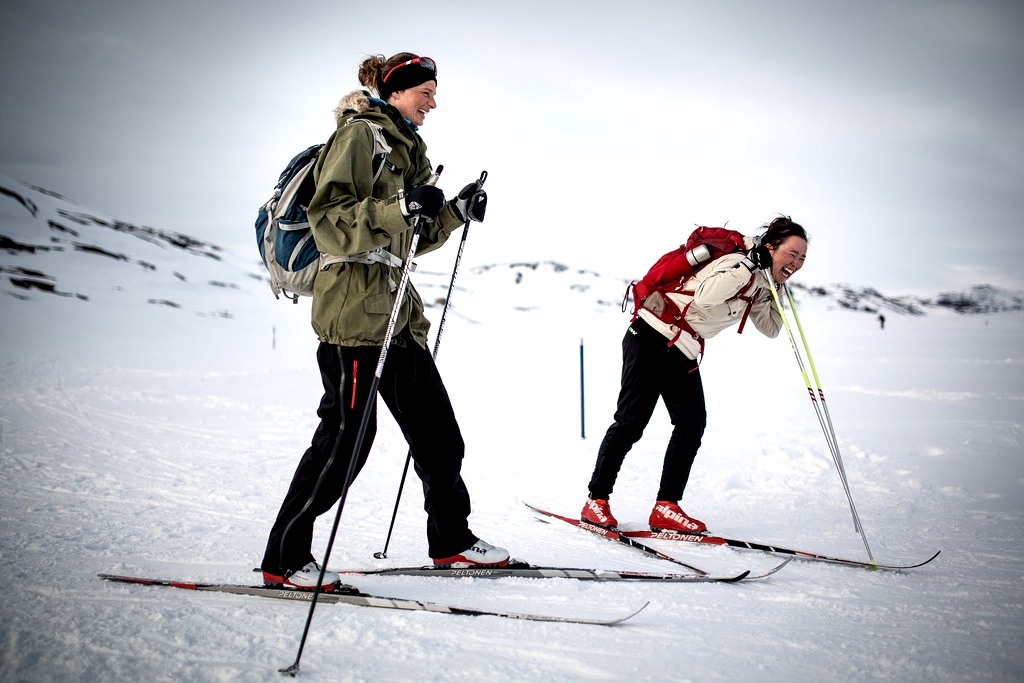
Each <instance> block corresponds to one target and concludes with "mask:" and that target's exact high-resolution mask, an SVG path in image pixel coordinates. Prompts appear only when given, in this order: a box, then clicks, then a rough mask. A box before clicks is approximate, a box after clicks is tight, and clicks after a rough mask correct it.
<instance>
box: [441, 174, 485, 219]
mask: <svg viewBox="0 0 1024 683" xmlns="http://www.w3.org/2000/svg"><path fill="white" fill-rule="evenodd" d="M449 204H451V205H452V210H453V211H454V212H455V215H456V216H458V217H459V220H462V221H468V220H474V221H476V222H477V223H480V222H482V221H483V219H484V213H485V212H486V211H487V192H485V191H484V188H483V183H482V182H480V181H479V180H474V181H473V182H471V183H470V184H469V185H466V186H465V187H464V188H462V191H461V192H459V194H458V196H457V197H455V199H452V200H451V201H450V202H449Z"/></svg>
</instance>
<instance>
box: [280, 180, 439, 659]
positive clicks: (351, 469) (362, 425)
mask: <svg viewBox="0 0 1024 683" xmlns="http://www.w3.org/2000/svg"><path fill="white" fill-rule="evenodd" d="M443 169H444V166H440V165H439V166H438V167H437V171H435V172H434V175H432V176H431V177H430V180H428V181H427V183H428V184H430V185H434V184H436V183H437V178H438V176H440V175H441V171H442V170H443ZM422 229H423V219H422V217H421V216H417V217H416V219H415V220H414V221H413V230H412V241H411V242H410V244H409V253H408V255H407V256H406V258H405V263H404V264H403V265H402V279H401V280H400V281H399V283H398V291H397V292H395V303H394V305H393V306H392V307H391V317H390V318H389V319H388V326H387V330H386V331H385V333H384V341H383V342H382V346H381V349H380V357H379V358H378V360H377V369H376V370H375V371H374V373H373V381H372V382H371V383H370V393H369V397H368V398H367V401H366V408H365V410H364V411H363V418H362V420H360V422H359V431H358V432H356V441H355V445H354V446H353V447H352V455H351V458H350V459H349V462H348V470H347V471H346V472H345V481H344V483H342V485H341V497H340V498H339V499H338V511H337V513H336V514H335V515H334V525H333V526H332V527H331V535H330V537H329V538H328V540H327V549H326V550H324V559H323V563H322V564H321V565H320V576H319V577H318V578H317V582H316V585H317V589H316V590H314V591H313V599H312V600H310V602H309V613H308V614H307V615H306V625H305V627H303V629H302V638H301V639H300V640H299V651H298V653H297V654H296V655H295V662H293V663H292V665H291V666H288V667H286V668H284V669H279V671H280V673H282V674H284V675H287V676H292V677H293V678H294V677H295V676H296V675H297V674H298V673H299V660H300V659H302V650H303V649H304V648H305V646H306V638H307V637H308V636H309V626H310V624H311V623H312V621H313V610H315V609H316V602H317V597H318V596H319V595H320V588H321V587H322V586H323V582H324V575H325V574H326V573H327V562H328V560H329V559H330V557H331V550H332V549H333V548H334V537H335V536H336V535H337V534H338V526H339V524H340V523H341V512H342V510H344V509H345V500H346V499H347V498H348V489H349V487H350V486H351V484H352V479H353V478H354V477H355V470H356V460H357V459H358V456H359V451H361V450H362V448H363V441H364V440H365V438H366V430H367V429H368V428H369V424H370V415H371V414H372V413H373V411H374V410H375V408H376V406H377V400H376V399H377V388H378V387H379V386H380V377H381V374H382V373H383V372H384V361H385V360H387V356H388V347H389V346H390V345H391V338H392V336H394V333H395V324H396V322H397V320H398V313H399V311H401V309H402V300H403V299H404V298H405V290H406V287H408V285H409V272H410V270H411V266H412V260H413V258H415V256H416V248H417V247H418V246H419V242H420V232H421V231H422ZM340 444H341V435H340V434H339V435H338V440H337V441H335V444H334V450H335V451H337V449H338V446H339V445H340ZM334 455H335V453H331V459H332V460H333V458H334ZM325 469H326V468H325Z"/></svg>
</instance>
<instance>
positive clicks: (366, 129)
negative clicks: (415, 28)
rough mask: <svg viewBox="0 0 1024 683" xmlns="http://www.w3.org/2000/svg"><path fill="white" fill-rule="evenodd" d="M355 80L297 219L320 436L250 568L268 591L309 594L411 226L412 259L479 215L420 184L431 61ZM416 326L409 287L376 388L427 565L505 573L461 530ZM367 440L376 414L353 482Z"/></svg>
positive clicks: (437, 384) (438, 396) (469, 193)
mask: <svg viewBox="0 0 1024 683" xmlns="http://www.w3.org/2000/svg"><path fill="white" fill-rule="evenodd" d="M359 80H360V82H361V83H362V84H363V85H364V86H366V87H367V88H370V89H372V90H373V91H375V92H376V93H377V95H378V97H374V96H372V95H370V94H369V93H368V92H366V91H356V92H353V93H350V94H349V95H346V96H345V97H343V98H342V100H341V102H340V103H339V104H338V107H337V108H336V109H335V115H336V118H337V129H336V130H335V132H334V134H332V135H331V137H330V139H329V140H328V141H327V144H326V145H325V146H324V148H323V150H322V151H321V152H320V157H319V159H318V160H317V164H316V167H315V169H314V178H315V179H316V193H315V195H314V196H313V200H312V202H311V203H310V205H309V207H308V211H307V213H308V215H309V221H310V226H311V228H312V231H313V237H314V239H315V240H316V244H317V248H318V249H319V251H320V252H321V254H322V256H321V270H320V272H319V273H318V274H317V278H316V282H315V285H314V290H313V315H312V322H313V329H314V330H315V331H316V333H317V336H318V337H319V339H320V346H319V348H318V350H317V362H318V364H319V366H320V374H321V379H322V380H323V385H324V395H323V398H322V399H321V401H320V408H319V411H318V415H319V417H320V424H319V426H318V427H317V429H316V432H315V433H314V435H313V439H312V443H311V445H310V447H309V448H308V449H307V450H306V452H305V454H304V455H303V456H302V459H301V460H300V462H299V465H298V467H297V469H296V471H295V474H294V476H293V478H292V482H291V486H290V487H289V490H288V493H287V494H286V496H285V499H284V502H283V503H282V505H281V509H280V511H279V512H278V516H277V519H276V521H275V522H274V525H273V528H272V529H271V532H270V537H269V539H268V541H267V549H266V553H265V554H264V558H263V562H262V569H263V577H264V581H265V582H266V583H268V584H270V585H286V586H290V587H293V588H303V589H310V588H315V587H316V585H317V580H318V578H319V574H320V568H319V566H318V565H317V563H316V562H315V560H314V558H313V555H312V552H311V544H312V538H313V523H314V521H315V519H316V517H317V516H318V515H321V514H323V513H324V512H326V511H328V510H329V509H331V507H333V506H334V504H335V503H336V502H337V501H338V499H339V498H340V497H341V495H342V494H343V493H344V491H342V486H343V484H344V479H345V473H346V472H347V470H348V466H349V460H350V458H351V457H352V455H353V450H354V448H355V440H356V431H357V429H356V428H357V426H358V425H359V424H360V423H361V421H362V419H363V413H364V411H365V410H366V409H367V407H369V408H370V409H371V410H375V406H376V401H373V400H371V399H373V397H371V396H370V395H369V388H370V387H371V385H372V384H373V382H372V379H373V375H374V373H375V370H376V366H377V363H378V361H379V358H380V353H381V344H382V343H383V341H384V338H385V335H386V331H387V327H388V324H389V320H390V318H391V313H392V310H393V309H394V303H395V296H396V293H397V291H396V290H397V289H398V283H399V281H400V279H401V276H402V269H403V259H404V258H406V257H407V256H408V252H409V248H410V246H411V242H412V237H413V225H414V224H415V222H416V221H420V222H421V233H420V241H419V244H418V246H417V254H418V255H423V254H426V253H428V252H430V251H432V250H434V249H437V248H438V247H440V246H441V245H443V244H444V243H445V241H446V240H447V239H448V237H449V236H450V235H451V234H452V232H453V231H454V230H455V229H456V228H458V227H459V226H461V225H463V223H465V222H467V221H469V220H475V221H482V220H483V218H484V212H485V210H486V207H487V195H486V193H485V192H484V190H483V188H482V186H481V182H480V181H477V182H474V183H470V184H469V185H467V186H466V187H464V188H463V190H462V191H461V192H460V193H459V194H458V195H457V196H456V197H455V198H454V199H452V200H450V201H447V202H446V201H445V200H444V195H443V193H442V192H441V190H440V189H438V188H436V187H433V186H432V185H431V184H429V183H428V181H429V180H430V178H431V176H432V175H433V170H432V168H431V164H430V161H429V160H428V159H427V156H426V144H425V143H424V142H423V139H422V138H420V136H419V133H418V128H419V126H421V125H422V124H423V121H424V119H425V117H426V115H427V113H428V112H430V111H431V110H432V109H434V108H435V106H436V102H435V99H434V98H435V95H436V91H437V66H436V64H435V63H434V61H433V60H432V59H430V58H428V57H418V56H416V55H415V54H412V53H408V52H404V53H399V54H397V55H395V56H393V57H391V58H389V59H385V58H384V57H383V56H381V55H377V56H372V57H369V58H367V59H366V60H364V61H363V63H362V64H361V65H360V67H359ZM366 124H369V125H366ZM381 155H383V157H384V158H383V160H382V159H381ZM429 327H430V323H429V322H428V321H427V319H426V317H425V315H424V313H423V302H422V300H421V299H420V296H419V294H418V293H417V292H416V289H415V288H414V287H413V286H412V285H411V283H409V284H408V285H407V289H406V293H405V299H404V301H403V302H402V304H401V306H400V308H399V309H398V311H397V315H396V318H395V326H394V336H393V339H392V345H391V347H390V348H389V349H388V354H387V356H386V363H385V365H384V368H383V370H382V374H381V377H380V382H379V384H378V394H379V395H380V398H381V399H382V400H383V401H384V403H385V404H386V405H387V407H388V409H389V410H390V411H391V413H392V415H393V416H394V418H395V420H396V422H398V424H399V426H400V427H401V429H402V432H403V434H404V435H405V437H406V440H407V441H408V443H409V448H410V453H411V455H412V458H413V460H414V462H415V464H416V467H415V469H416V473H417V474H418V475H419V477H420V479H421V481H422V483H423V493H424V509H425V510H426V512H427V543H428V553H429V555H430V557H431V558H433V559H434V562H435V563H436V564H438V565H448V566H451V565H454V566H458V565H471V564H483V565H488V564H489V565H501V564H506V563H507V562H508V558H509V554H508V551H506V550H504V549H502V548H497V547H495V546H492V545H490V544H489V543H486V542H484V541H481V540H480V539H479V538H478V537H477V536H476V535H475V534H473V532H472V531H470V529H469V524H468V518H469V513H470V500H469V492H468V491H467V489H466V485H465V483H464V482H463V480H462V476H461V474H460V471H461V465H462V458H463V453H464V444H463V440H462V435H461V432H460V430H459V426H458V423H457V421H456V419H455V415H454V411H453V410H452V406H451V402H450V400H449V398H448V394H447V391H446V390H445V387H444V383H443V382H442V381H441V377H440V375H439V374H438V372H437V368H436V366H435V365H434V362H433V358H432V357H431V355H430V353H429V352H428V351H427V349H426V342H427V332H428V330H429ZM375 431H376V416H375V415H374V414H371V416H370V421H369V423H368V430H367V433H366V438H365V439H364V441H363V445H362V448H361V452H360V453H359V454H358V460H357V463H356V470H355V471H356V473H357V474H358V471H359V469H360V468H361V467H362V465H363V463H364V462H365V461H366V457H367V455H368V454H369V451H370V447H371V445H372V443H373V436H374V433H375ZM337 581H338V575H337V574H336V573H334V572H325V575H324V587H325V588H330V587H332V586H333V585H335V584H336V582H337Z"/></svg>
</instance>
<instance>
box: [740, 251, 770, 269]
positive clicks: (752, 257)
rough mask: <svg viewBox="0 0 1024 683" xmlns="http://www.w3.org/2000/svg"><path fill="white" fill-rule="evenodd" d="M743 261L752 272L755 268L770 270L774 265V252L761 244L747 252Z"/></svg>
mask: <svg viewBox="0 0 1024 683" xmlns="http://www.w3.org/2000/svg"><path fill="white" fill-rule="evenodd" d="M742 263H744V264H746V266H747V268H750V270H751V272H753V271H755V270H768V269H770V268H771V267H772V253H771V252H770V251H768V247H766V246H764V245H763V244H759V245H757V246H756V247H754V248H753V249H751V250H750V251H748V252H747V255H746V257H745V258H744V259H743V261H742Z"/></svg>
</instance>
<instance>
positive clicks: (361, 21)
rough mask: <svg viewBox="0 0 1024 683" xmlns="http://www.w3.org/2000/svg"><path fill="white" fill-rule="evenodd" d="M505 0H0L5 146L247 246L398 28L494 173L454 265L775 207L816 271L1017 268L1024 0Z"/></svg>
mask: <svg viewBox="0 0 1024 683" xmlns="http://www.w3.org/2000/svg"><path fill="white" fill-rule="evenodd" d="M492 4H493V5H499V4H498V3H486V2H480V1H479V0H478V1H476V2H448V1H445V0H441V1H435V2H429V3H410V2H405V1H404V0H398V1H392V2H387V3H376V2H360V3H349V2H345V3H343V2H339V1H335V2H311V1H310V2H301V1H297V2H291V3H281V2H273V3H271V2H266V1H264V0H253V1H245V2H243V1H241V0H239V1H237V2H228V1H225V0H206V1H204V2H194V1H193V0H178V1H176V2H160V3H156V2H148V1H146V0H141V1H140V0H90V1H89V2H80V3H72V2H55V1H54V0H34V1H33V2H31V3H29V2H22V3H16V4H15V3H12V2H7V3H4V4H3V5H2V9H0V26H2V28H0V30H2V31H3V36H2V38H3V39H2V41H0V50H2V59H0V92H2V100H0V130H2V131H3V135H2V142H0V173H2V174H5V175H7V176H10V177H13V178H16V179H18V180H22V181H25V182H28V183H31V184H35V185H40V186H42V187H45V188H47V189H50V190H53V191H56V192H59V193H61V194H63V195H64V196H66V197H68V198H70V199H73V200H75V201H77V202H79V203H81V204H83V205H85V206H87V207H89V208H92V209H95V210H97V211H101V212H104V213H107V214H111V215H114V216H116V217H118V218H121V219H123V220H126V221H129V222H133V223H141V224H145V225H150V226H153V227H158V228H162V229H167V230H175V231H179V232H184V233H188V234H191V235H194V236H196V237H199V238H205V239H208V240H210V241H213V242H217V243H220V244H223V245H225V246H228V247H230V248H232V249H235V250H238V251H240V252H242V253H243V254H249V253H251V254H252V256H253V258H254V259H255V258H257V255H256V247H255V233H254V232H253V220H254V218H255V213H256V209H257V207H258V206H259V204H261V203H262V202H263V201H264V200H265V199H266V198H267V196H268V194H269V192H270V190H271V188H272V187H273V185H274V183H275V182H276V179H277V175H278V174H279V173H280V171H281V169H282V168H283V167H284V165H285V164H286V163H287V161H288V160H289V159H290V158H291V156H292V155H294V154H295V153H296V152H298V151H299V150H301V149H303V148H305V147H306V146H308V145H310V144H313V143H316V142H322V141H324V140H325V139H326V138H327V136H328V135H329V134H330V133H331V131H332V130H333V128H334V124H333V118H332V114H331V109H332V107H333V106H334V104H335V102H336V101H337V100H338V98H339V97H340V96H341V95H343V94H345V93H346V92H348V91H350V90H352V89H354V88H356V87H358V81H357V79H356V69H357V67H358V64H359V62H360V61H361V60H362V59H363V58H364V56H365V55H367V54H371V53H383V54H385V55H391V54H393V53H395V52H399V51H403V50H408V51H412V52H416V53H419V54H425V55H429V56H431V57H434V58H435V59H436V60H437V62H438V65H439V66H438V70H439V75H438V97H437V101H438V108H437V109H436V110H435V111H434V112H432V113H431V114H429V115H428V117H427V120H426V124H425V125H424V126H423V128H422V129H421V133H422V135H423V137H424V139H425V140H426V141H427V144H428V146H429V149H430V152H429V155H430V157H431V159H432V161H433V162H434V164H435V165H437V164H443V165H444V167H445V171H444V174H443V175H442V178H441V182H440V186H441V187H442V189H444V190H445V192H446V194H448V195H449V196H450V195H452V194H454V193H456V192H458V190H459V189H460V188H461V187H462V185H464V184H465V183H467V182H469V181H470V180H472V179H473V178H475V177H476V176H477V175H479V173H480V171H481V170H487V171H488V174H489V178H488V181H487V189H488V191H489V196H490V204H489V208H488V215H487V221H486V222H485V223H484V224H482V225H480V226H475V227H474V228H473V231H472V233H471V237H470V239H469V240H468V241H467V245H466V252H465V256H464V261H463V265H464V267H469V266H472V265H476V264H486V263H497V262H505V261H511V260H524V259H530V260H535V259H554V260H558V261H562V262H564V263H567V264H569V265H570V266H573V267H578V268H592V269H596V270H600V271H601V272H602V273H605V274H608V275H616V276H622V277H639V276H641V275H642V274H643V272H644V271H646V268H647V267H648V266H649V265H650V264H651V263H652V262H653V260H654V259H655V258H657V257H658V256H659V255H660V254H661V253H662V252H664V251H667V250H668V249H670V248H672V247H674V246H675V245H677V244H679V243H680V242H682V241H683V240H685V237H686V235H687V234H688V233H689V231H690V230H691V229H692V227H693V226H694V225H695V224H703V225H720V224H723V223H725V222H726V221H728V222H729V225H730V226H732V227H737V228H740V229H743V230H745V231H746V232H753V231H754V229H755V228H756V227H757V226H759V225H760V224H762V223H764V222H766V221H768V220H770V219H771V218H772V217H773V216H775V215H777V214H778V213H785V214H788V215H791V216H792V217H793V219H794V220H797V221H799V222H801V223H803V224H804V226H805V227H806V228H807V229H808V231H809V232H810V233H811V246H810V249H809V257H808V262H807V266H806V268H805V269H804V271H803V273H801V274H800V275H799V276H798V278H800V279H803V280H804V281H805V282H807V283H809V284H828V283H834V282H846V283H850V284H854V285H863V286H874V287H877V288H879V289H880V290H882V291H883V292H884V293H887V294H904V293H919V294H925V295H931V294H935V293H937V292H940V291H948V290H951V289H960V288H963V287H966V286H969V285H972V284H980V283H988V284H994V285H1000V286H1006V287H1012V288H1016V289H1024V275H1022V266H1021V264H1022V263H1024V221H1022V216H1024V173H1022V165H1024V77H1022V76H1021V74H1024V3H1019V2H1010V1H1007V2H994V1H987V0H963V1H961V2H956V1H947V0H934V1H932V0H907V1H899V0H896V1H878V0H866V1H865V0H858V1H857V2H846V3H840V2H815V1H811V0H808V1H806V2H805V1H793V0H784V1H780V2H758V1H753V0H751V1H736V2H708V1H707V0H694V1H691V0H665V1H662V2H653V1H650V0H632V1H630V2H621V3H620V2H614V3H609V2H600V1H593V0H591V1H579V2H559V1H557V0H547V1H543V2H538V1H535V0H525V1H520V2H516V3H500V6H497V7H495V6H492ZM513 5H514V8H513ZM442 253H443V252H442ZM421 264H422V265H421V267H430V268H431V269H445V268H448V267H450V264H451V259H450V258H441V259H432V260H431V262H430V263H429V264H427V263H424V262H421Z"/></svg>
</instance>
